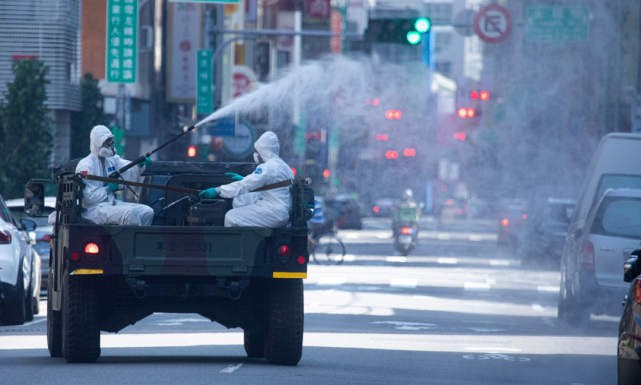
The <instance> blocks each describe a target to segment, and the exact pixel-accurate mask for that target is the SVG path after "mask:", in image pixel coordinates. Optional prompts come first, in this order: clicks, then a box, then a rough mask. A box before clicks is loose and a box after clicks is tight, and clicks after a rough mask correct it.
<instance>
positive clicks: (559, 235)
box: [519, 198, 576, 264]
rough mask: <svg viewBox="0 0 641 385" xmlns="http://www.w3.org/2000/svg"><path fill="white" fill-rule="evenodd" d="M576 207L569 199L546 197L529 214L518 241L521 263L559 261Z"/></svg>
mask: <svg viewBox="0 0 641 385" xmlns="http://www.w3.org/2000/svg"><path fill="white" fill-rule="evenodd" d="M575 205H576V201H574V200H571V199H557V198H548V199H547V200H546V202H545V203H544V204H543V205H541V206H540V207H539V208H538V209H537V210H536V211H535V212H533V213H532V215H531V216H530V217H529V218H528V220H527V222H526V225H525V228H524V230H523V232H522V234H521V239H520V241H519V255H520V257H521V262H522V263H524V264H527V263H531V262H534V261H536V262H542V261H546V260H548V261H552V262H555V263H558V262H559V261H560V260H561V256H562V255H563V247H564V246H565V237H566V236H567V234H568V226H569V225H570V219H571V218H572V213H573V212H574V206H575Z"/></svg>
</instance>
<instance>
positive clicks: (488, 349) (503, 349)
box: [465, 347, 521, 352]
mask: <svg viewBox="0 0 641 385" xmlns="http://www.w3.org/2000/svg"><path fill="white" fill-rule="evenodd" d="M465 350H474V351H482V352H485V351H490V352H491V351H498V350H500V351H503V352H520V351H521V349H512V348H497V347H478V348H477V347H468V348H465Z"/></svg>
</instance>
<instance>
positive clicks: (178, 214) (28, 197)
mask: <svg viewBox="0 0 641 385" xmlns="http://www.w3.org/2000/svg"><path fill="white" fill-rule="evenodd" d="M76 164H77V162H70V163H69V164H67V165H65V166H64V167H62V168H60V169H58V170H56V172H55V174H54V180H52V181H50V182H51V183H55V185H56V186H57V194H56V214H55V215H56V219H57V220H56V224H55V226H54V232H53V236H52V237H51V239H52V240H51V242H52V248H51V257H50V259H49V261H50V268H51V270H50V273H49V282H48V296H47V343H48V348H49V353H50V355H51V356H52V357H64V358H65V359H66V360H67V362H70V363H79V362H95V361H96V360H97V359H98V358H99V356H100V332H101V331H105V332H118V331H120V330H122V329H123V328H125V327H127V326H128V325H133V324H135V323H136V322H137V321H139V320H141V319H143V318H145V317H147V316H149V315H151V314H153V313H155V312H163V313H197V314H200V315H202V316H203V317H206V318H208V319H210V320H212V321H215V322H218V323H220V324H221V325H223V326H226V327H228V328H242V329H243V331H244V346H245V351H246V352H247V355H248V356H249V357H255V358H260V357H264V358H266V359H267V361H268V362H269V363H272V364H279V365H296V364H297V363H298V361H299V360H300V358H301V355H302V342H303V281H302V279H303V278H306V277H307V263H308V260H309V256H308V252H307V220H308V219H309V218H311V216H312V215H313V212H312V211H311V210H310V209H308V207H310V206H311V207H313V196H314V194H313V191H312V190H311V189H310V188H309V186H308V183H307V182H306V181H304V180H302V179H301V178H296V179H295V180H294V181H293V184H292V186H291V187H288V188H291V189H292V197H293V199H292V201H293V207H292V214H291V220H290V224H289V225H288V226H287V227H285V228H277V229H276V228H258V227H233V228H231V227H223V222H224V217H225V213H226V212H227V211H229V210H230V209H232V207H233V206H232V200H231V199H223V198H219V199H213V200H202V199H199V198H198V197H197V196H196V195H191V196H190V195H189V194H185V193H184V192H177V191H163V190H158V189H155V188H148V187H143V188H142V189H141V190H140V191H139V193H138V198H137V202H138V203H142V204H147V205H149V206H150V207H152V208H153V209H154V212H155V216H154V221H153V223H152V225H151V226H113V225H104V226H100V225H96V224H93V223H89V222H88V221H86V220H85V219H83V217H82V202H83V195H82V192H83V187H84V181H83V175H79V174H76V173H75V168H76ZM256 166H257V165H256V164H252V163H214V162H210V163H199V162H161V161H157V162H154V163H153V165H152V166H151V167H148V168H147V169H146V170H145V172H144V174H143V176H144V177H145V179H144V183H145V184H151V185H160V186H165V187H168V188H170V189H173V190H178V191H180V190H181V189H195V190H203V189H207V188H210V187H217V186H220V185H223V184H227V183H230V182H232V181H231V179H230V177H229V176H227V175H225V173H228V172H233V173H237V174H240V175H243V176H245V175H248V174H250V173H252V172H253V171H254V169H255V168H256ZM42 184H43V181H37V180H33V181H30V182H29V183H28V184H27V186H26V191H25V209H26V211H27V213H29V215H31V216H38V215H41V207H40V205H38V204H36V203H37V202H44V199H43V197H39V196H37V194H42V191H44V189H43V188H42V187H43V186H42Z"/></svg>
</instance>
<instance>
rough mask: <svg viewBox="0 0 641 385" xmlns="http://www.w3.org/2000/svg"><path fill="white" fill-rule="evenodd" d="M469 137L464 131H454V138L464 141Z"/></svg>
mask: <svg viewBox="0 0 641 385" xmlns="http://www.w3.org/2000/svg"><path fill="white" fill-rule="evenodd" d="M465 138H467V134H466V133H464V132H455V133H454V139H456V140H460V141H463V140H465Z"/></svg>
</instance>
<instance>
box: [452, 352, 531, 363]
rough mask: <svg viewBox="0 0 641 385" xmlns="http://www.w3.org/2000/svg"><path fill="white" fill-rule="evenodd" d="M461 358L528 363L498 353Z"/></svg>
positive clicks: (523, 358)
mask: <svg viewBox="0 0 641 385" xmlns="http://www.w3.org/2000/svg"><path fill="white" fill-rule="evenodd" d="M463 358H465V359H468V360H489V359H493V360H505V361H512V362H527V361H530V359H529V358H526V357H512V356H508V355H506V354H500V353H488V354H478V355H475V354H469V355H466V356H463Z"/></svg>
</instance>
